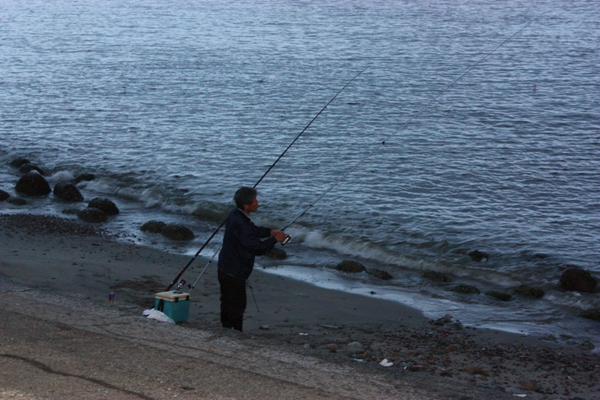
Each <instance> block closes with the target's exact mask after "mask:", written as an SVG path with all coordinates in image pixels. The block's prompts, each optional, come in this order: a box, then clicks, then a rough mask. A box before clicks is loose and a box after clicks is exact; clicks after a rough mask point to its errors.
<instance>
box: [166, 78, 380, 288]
mask: <svg viewBox="0 0 600 400" xmlns="http://www.w3.org/2000/svg"><path fill="white" fill-rule="evenodd" d="M368 68H369V67H366V68H365V69H363V70H362V71H360V72H359V73H358V74H356V75H355V76H354V77H353V78H352V79H350V80H349V81H348V82H347V83H346V84H345V85H344V87H342V88H341V89H340V90H339V91H338V92H337V93H336V94H335V96H333V97H332V98H331V100H329V101H328V102H327V104H325V106H324V107H323V108H321V110H320V111H319V112H318V113H317V115H315V116H314V118H313V119H312V120H311V121H310V122H309V123H308V125H306V126H305V127H304V129H302V132H300V133H299V134H298V135H297V136H296V137H295V138H294V140H293V141H292V142H291V143H290V144H289V145H288V146H287V147H286V149H285V150H284V151H283V152H282V153H281V154H280V155H279V157H277V159H276V160H275V162H274V163H273V164H271V166H270V167H269V168H268V169H267V171H266V172H265V173H264V174H263V175H262V176H261V177H260V179H259V180H258V181H257V182H256V183H255V184H254V186H252V187H253V188H256V187H257V186H258V185H259V184H260V183H261V182H262V180H263V179H264V178H265V177H266V176H267V174H268V173H269V172H271V170H272V169H273V167H275V164H277V163H278V162H279V160H281V158H282V157H283V156H284V155H285V153H287V151H288V150H289V149H290V148H291V147H292V146H293V145H294V143H296V141H297V140H298V139H300V136H302V134H304V132H305V131H306V130H307V129H308V128H309V127H310V126H311V125H312V123H313V122H314V121H315V120H316V119H317V118H318V117H319V115H321V113H322V112H323V111H325V109H326V108H327V106H328V105H329V104H331V102H333V100H335V98H336V97H338V95H339V94H340V93H342V91H343V90H344V89H346V87H348V85H350V84H351V83H352V82H353V81H354V80H355V79H356V78H358V77H359V76H360V74H362V73H363V72H365V71H366V70H367V69H368ZM226 222H227V218H226V219H225V220H224V221H223V222H221V224H220V225H219V226H218V227H217V229H215V230H214V232H213V233H212V234H211V235H210V236H209V238H208V240H206V242H204V244H203V245H202V247H200V249H199V250H198V251H197V252H196V254H195V255H194V256H193V257H192V259H191V260H190V261H189V262H188V263H187V264H186V265H185V267H183V269H182V270H181V271H180V272H179V273H178V274H177V276H176V277H175V279H173V281H172V282H171V283H170V284H169V286H167V288H166V289H165V292H168V291H169V290H171V288H172V287H173V286H174V285H175V283H176V282H178V281H179V279H180V278H181V276H182V275H183V274H184V273H185V271H186V270H187V269H188V268H189V266H190V265H192V263H193V262H194V260H195V259H196V258H197V257H198V256H199V255H200V253H201V252H202V250H204V248H205V247H206V246H207V245H208V244H209V243H210V242H211V240H212V239H213V238H214V237H215V236H216V234H217V233H218V232H219V231H220V230H221V228H222V227H223V226H224V225H225V223H226ZM219 248H220V247H219ZM217 251H218V250H217ZM215 255H216V253H215ZM215 255H213V257H212V258H211V260H210V261H212V260H213V259H214V258H215ZM210 261H209V264H210ZM207 267H208V264H207ZM204 271H206V267H205V268H204V270H203V271H202V273H201V274H200V276H202V274H204ZM199 279H200V277H198V279H197V280H196V283H197V282H198V280H199ZM184 284H185V282H183V283H180V285H179V287H181V286H183V285H184ZM194 286H195V284H194Z"/></svg>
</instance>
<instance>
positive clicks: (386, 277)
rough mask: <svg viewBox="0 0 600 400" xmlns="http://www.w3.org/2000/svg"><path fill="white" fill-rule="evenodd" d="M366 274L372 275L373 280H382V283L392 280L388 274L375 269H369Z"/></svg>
mask: <svg viewBox="0 0 600 400" xmlns="http://www.w3.org/2000/svg"><path fill="white" fill-rule="evenodd" d="M367 273H368V274H369V275H373V276H374V277H375V278H379V279H383V280H384V281H389V280H390V279H392V278H393V276H392V275H391V274H390V273H389V272H387V271H384V270H381V269H377V268H370V269H369V270H368V271H367Z"/></svg>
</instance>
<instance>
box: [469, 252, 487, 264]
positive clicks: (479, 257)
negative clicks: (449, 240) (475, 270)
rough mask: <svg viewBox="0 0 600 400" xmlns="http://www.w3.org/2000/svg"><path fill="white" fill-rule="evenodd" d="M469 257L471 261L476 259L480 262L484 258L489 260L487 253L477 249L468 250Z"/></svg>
mask: <svg viewBox="0 0 600 400" xmlns="http://www.w3.org/2000/svg"><path fill="white" fill-rule="evenodd" d="M469 257H471V260H473V261H477V262H480V261H482V260H483V259H484V258H485V261H487V260H489V258H490V257H489V256H488V254H487V253H485V252H483V251H479V250H473V251H471V252H469Z"/></svg>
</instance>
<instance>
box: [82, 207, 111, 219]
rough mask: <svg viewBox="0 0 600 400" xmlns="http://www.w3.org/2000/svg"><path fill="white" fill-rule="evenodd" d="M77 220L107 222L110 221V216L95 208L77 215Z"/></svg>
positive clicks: (89, 208)
mask: <svg viewBox="0 0 600 400" xmlns="http://www.w3.org/2000/svg"><path fill="white" fill-rule="evenodd" d="M77 218H79V219H80V220H82V221H85V222H93V223H99V222H106V221H107V220H108V216H107V215H106V213H105V212H104V211H102V210H100V209H98V208H95V207H88V208H85V209H83V210H81V211H79V212H78V213H77Z"/></svg>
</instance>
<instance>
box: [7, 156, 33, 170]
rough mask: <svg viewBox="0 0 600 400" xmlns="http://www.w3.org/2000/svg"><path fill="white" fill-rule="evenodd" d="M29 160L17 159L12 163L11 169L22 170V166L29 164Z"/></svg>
mask: <svg viewBox="0 0 600 400" xmlns="http://www.w3.org/2000/svg"><path fill="white" fill-rule="evenodd" d="M29 163H30V162H29V160H28V159H26V158H15V159H14V160H12V161H11V162H10V166H11V167H15V168H20V167H21V166H22V165H25V164H29Z"/></svg>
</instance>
